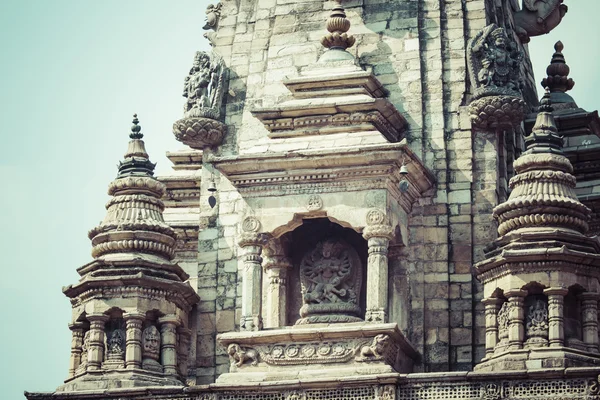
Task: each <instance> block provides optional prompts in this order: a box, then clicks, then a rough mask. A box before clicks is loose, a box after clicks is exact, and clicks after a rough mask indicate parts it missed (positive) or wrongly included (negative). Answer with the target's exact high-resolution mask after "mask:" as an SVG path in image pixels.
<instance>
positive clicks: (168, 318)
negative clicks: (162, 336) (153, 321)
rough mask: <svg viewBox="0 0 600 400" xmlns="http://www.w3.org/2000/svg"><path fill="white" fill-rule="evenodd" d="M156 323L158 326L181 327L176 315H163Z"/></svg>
mask: <svg viewBox="0 0 600 400" xmlns="http://www.w3.org/2000/svg"><path fill="white" fill-rule="evenodd" d="M158 323H159V324H160V325H163V324H173V325H175V326H180V325H181V320H180V319H179V317H178V316H176V315H165V316H164V317H160V318H159V319H158Z"/></svg>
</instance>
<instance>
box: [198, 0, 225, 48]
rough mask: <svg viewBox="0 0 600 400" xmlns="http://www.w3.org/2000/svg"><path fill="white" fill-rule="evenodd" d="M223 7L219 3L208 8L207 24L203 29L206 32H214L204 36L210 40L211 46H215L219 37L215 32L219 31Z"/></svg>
mask: <svg viewBox="0 0 600 400" xmlns="http://www.w3.org/2000/svg"><path fill="white" fill-rule="evenodd" d="M221 7H222V4H221V3H217V4H216V5H214V4H209V5H208V7H206V23H205V24H204V26H203V27H202V29H204V30H205V31H210V30H212V32H206V33H205V34H204V37H205V38H206V39H207V40H208V42H209V43H210V45H211V46H214V45H215V38H216V36H217V33H216V32H215V31H216V30H217V25H218V23H219V18H220V17H221Z"/></svg>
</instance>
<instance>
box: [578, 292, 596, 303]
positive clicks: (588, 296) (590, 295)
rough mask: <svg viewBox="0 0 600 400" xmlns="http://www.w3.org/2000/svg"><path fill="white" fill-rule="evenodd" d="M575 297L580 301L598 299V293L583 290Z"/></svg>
mask: <svg viewBox="0 0 600 400" xmlns="http://www.w3.org/2000/svg"><path fill="white" fill-rule="evenodd" d="M577 297H579V299H580V300H581V301H598V300H599V299H600V293H596V292H583V293H581V294H579V295H578V296H577Z"/></svg>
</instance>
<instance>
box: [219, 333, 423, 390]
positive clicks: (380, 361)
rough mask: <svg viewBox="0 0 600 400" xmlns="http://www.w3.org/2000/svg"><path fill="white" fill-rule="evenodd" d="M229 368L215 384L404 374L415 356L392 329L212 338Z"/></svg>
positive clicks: (226, 334) (413, 351)
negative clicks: (222, 351) (224, 352)
mask: <svg viewBox="0 0 600 400" xmlns="http://www.w3.org/2000/svg"><path fill="white" fill-rule="evenodd" d="M217 341H218V342H219V344H221V345H222V346H223V347H226V348H227V354H229V357H230V361H231V367H230V370H229V373H227V374H223V375H221V376H220V377H219V379H218V380H217V383H239V382H240V381H241V380H243V381H244V382H261V381H273V380H286V379H298V378H300V379H304V378H310V377H347V376H358V375H372V374H384V373H392V372H400V373H408V372H411V371H412V366H413V363H414V362H415V361H416V360H417V358H418V354H417V352H416V351H415V350H414V349H413V348H412V346H411V345H410V344H409V343H408V342H407V341H406V339H405V338H404V336H403V335H402V333H401V332H400V331H399V330H398V325H397V324H365V323H351V324H335V325H329V326H327V325H321V326H312V327H306V326H302V327H298V326H295V327H288V328H284V329H278V330H272V331H258V332H230V333H224V334H221V335H219V336H217Z"/></svg>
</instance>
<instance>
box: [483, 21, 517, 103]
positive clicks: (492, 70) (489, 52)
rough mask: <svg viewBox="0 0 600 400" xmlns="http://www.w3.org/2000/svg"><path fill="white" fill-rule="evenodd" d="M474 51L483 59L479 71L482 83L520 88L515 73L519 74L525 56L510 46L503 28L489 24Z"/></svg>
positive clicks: (513, 89) (514, 89)
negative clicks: (520, 64)
mask: <svg viewBox="0 0 600 400" xmlns="http://www.w3.org/2000/svg"><path fill="white" fill-rule="evenodd" d="M473 51H474V52H475V53H478V54H479V57H480V60H481V68H480V69H479V72H478V73H477V80H478V82H479V83H480V84H481V85H483V86H485V87H489V86H496V87H506V88H507V89H509V90H511V91H515V92H518V91H519V90H520V87H519V83H518V81H516V80H515V79H514V77H513V75H515V73H517V74H518V70H519V63H520V62H521V61H522V59H523V56H522V54H521V53H519V52H516V51H514V50H512V49H511V48H510V47H509V45H508V38H507V36H506V32H505V31H504V29H503V28H498V27H494V26H493V25H490V26H488V27H487V28H486V30H485V31H484V34H483V35H482V37H481V38H480V39H479V41H478V43H476V44H475V45H474V46H473Z"/></svg>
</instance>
